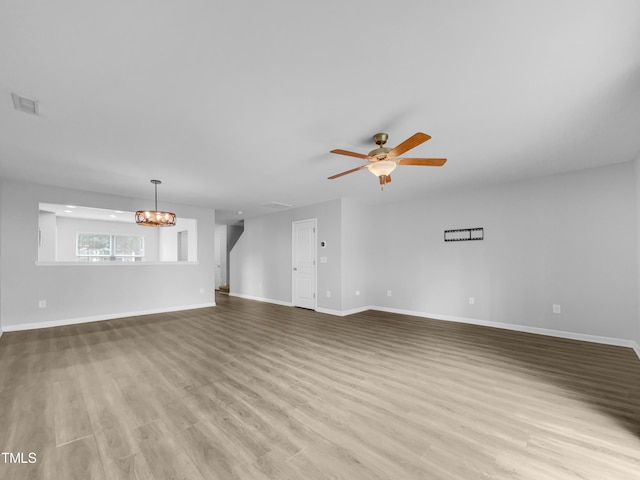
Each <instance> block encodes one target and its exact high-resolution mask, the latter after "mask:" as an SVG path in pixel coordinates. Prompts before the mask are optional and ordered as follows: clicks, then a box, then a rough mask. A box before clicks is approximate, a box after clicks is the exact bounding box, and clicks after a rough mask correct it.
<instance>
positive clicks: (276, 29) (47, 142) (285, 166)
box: [0, 0, 640, 221]
mask: <svg viewBox="0 0 640 480" xmlns="http://www.w3.org/2000/svg"><path fill="white" fill-rule="evenodd" d="M0 69H1V71H2V73H1V74H0V175H2V176H4V177H10V178H19V179H28V180H35V181H38V182H42V183H49V184H53V185H60V186H66V187H72V188H81V189H85V190H93V191H99V192H106V193H112V194H117V195H126V196H134V197H140V198H153V186H152V185H151V184H150V183H149V180H150V179H151V178H158V179H161V180H162V182H163V183H162V185H161V186H160V187H159V189H158V196H159V207H160V208H162V201H163V200H165V201H171V202H179V203H188V204H194V205H201V206H207V207H211V208H215V209H216V210H218V213H217V217H218V219H219V220H223V219H224V221H234V220H237V219H238V218H239V217H238V215H237V214H236V213H235V212H236V211H238V210H242V211H244V212H245V213H244V215H246V216H251V215H256V214H259V213H264V212H271V211H273V209H270V208H267V207H263V206H262V205H264V204H267V203H269V202H272V201H276V202H283V203H287V204H292V205H294V206H301V205H305V204H311V203H316V202H320V201H323V200H329V199H334V198H338V197H341V196H357V197H361V198H366V199H368V200H369V201H393V200H400V199H404V198H409V197H412V196H417V195H419V194H421V193H422V192H425V191H428V190H436V189H441V188H451V187H454V186H460V185H468V184H473V185H479V184H485V183H489V182H490V183H494V182H503V181H510V180H515V179H519V178H524V177H529V176H538V175H546V174H553V173H557V172H562V171H569V170H574V169H581V168H587V167H591V166H596V165H605V164H610V163H616V162H624V161H629V160H632V159H634V158H635V157H636V156H637V155H638V153H639V151H640V135H639V134H638V126H639V125H640V2H639V1H637V0H543V1H540V0H537V1H524V0H522V1H514V0H484V1H477V0H421V1H419V0H416V1H409V0H388V1H385V2H382V1H380V0H368V1H364V0H339V1H338V0H325V1H322V2H320V1H315V2H308V1H298V2H296V1H293V0H288V1H287V0H271V1H269V2H265V1H258V0H244V1H242V0H236V1H210V0H209V1H206V0H200V1H197V0H185V1H181V2H176V1H174V0H171V1H168V0H146V1H144V0H138V1H131V0H126V1H125V0H112V1H108V2H87V1H86V0H56V1H55V2H51V1H49V0H32V1H25V0H3V1H2V2H1V3H0ZM12 92H15V93H18V94H21V95H24V96H27V97H31V98H34V99H36V100H38V101H39V102H40V108H41V115H40V116H38V117H35V116H30V115H27V114H24V113H22V112H18V111H16V110H14V108H13V103H12V100H11V93H12ZM378 131H384V132H387V133H389V135H390V139H389V143H388V145H387V146H395V145H396V144H398V143H400V142H401V141H403V140H404V139H405V138H407V137H409V136H410V135H412V134H414V133H415V132H417V131H423V132H425V133H428V134H430V135H431V136H432V137H433V138H432V140H430V141H429V142H427V143H425V144H423V145H421V146H419V147H417V148H416V149H415V150H412V151H411V156H419V157H447V158H448V163H447V164H446V165H445V166H444V167H442V168H428V167H424V168H422V167H411V166H404V167H400V168H398V169H397V170H396V171H395V172H394V173H393V182H392V183H391V184H390V185H389V186H388V187H386V188H385V190H384V192H381V191H380V189H379V185H378V182H377V179H376V178H374V177H373V175H371V174H370V173H368V172H367V171H366V170H363V171H360V172H357V173H354V174H351V175H347V176H345V177H342V178H339V179H336V180H331V181H329V180H327V179H326V178H327V177H328V176H330V175H333V174H335V173H338V172H341V171H344V170H348V169H350V168H354V167H357V166H359V165H361V164H362V163H363V162H361V161H360V160H358V159H356V158H351V157H344V156H339V155H333V154H330V153H329V150H332V149H334V148H343V149H348V150H355V151H357V152H362V153H366V152H368V151H369V150H371V149H372V148H373V147H374V145H373V143H372V142H371V140H370V137H371V136H372V135H373V134H374V133H376V132H378Z"/></svg>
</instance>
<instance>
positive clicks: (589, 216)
mask: <svg viewBox="0 0 640 480" xmlns="http://www.w3.org/2000/svg"><path fill="white" fill-rule="evenodd" d="M633 173H634V172H633V164H631V163H624V164H618V165H614V166H610V167H602V168H596V169H590V170H583V171H580V172H577V173H570V174H563V175H556V176H552V177H545V178H538V179H533V180H527V181H522V182H517V183H511V184H508V185H501V186H496V187H494V188H490V189H476V190H459V191H449V192H447V193H440V194H434V195H430V196H427V197H425V198H423V199H421V200H419V201H415V202H406V203H402V204H394V205H385V206H383V207H380V208H378V209H377V213H376V217H377V219H378V220H379V222H377V224H379V225H380V228H379V229H378V232H377V233H376V235H377V236H378V237H379V238H380V239H381V242H382V243H383V244H385V245H389V246H393V247H394V248H393V249H392V250H391V252H390V254H389V255H388V256H387V258H386V261H384V262H380V263H379V264H378V268H377V271H376V272H375V274H374V277H375V278H376V282H375V284H374V287H373V288H374V289H377V291H376V292H375V294H374V297H373V299H372V302H374V304H375V305H380V306H383V307H391V308H396V309H403V310H408V311H415V312H422V313H426V314H434V315H435V316H438V315H439V316H443V317H446V316H451V317H458V318H462V319H464V318H466V319H471V320H484V321H488V322H495V323H499V324H509V325H519V326H526V327H534V328H541V329H549V330H556V331H561V332H562V331H564V332H573V333H579V334H584V335H592V336H600V337H612V338H617V339H627V340H630V339H632V338H634V336H635V335H637V328H635V327H637V325H634V321H636V320H632V319H637V316H638V310H637V309H638V301H637V291H638V290H637V288H638V267H637V257H638V249H637V222H636V213H635V212H636V210H635V184H634V174H633ZM467 227H484V229H485V240H483V241H471V242H446V243H445V242H444V241H443V231H444V230H447V229H456V228H467ZM387 289H391V290H392V292H393V296H392V297H386V296H385V294H384V292H385V291H386V290H387ZM469 297H474V298H475V304H474V305H470V304H469ZM553 304H559V305H561V309H562V313H561V314H554V313H552V305H553Z"/></svg>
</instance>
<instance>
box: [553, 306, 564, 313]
mask: <svg viewBox="0 0 640 480" xmlns="http://www.w3.org/2000/svg"><path fill="white" fill-rule="evenodd" d="M552 308H553V313H562V309H561V308H560V305H557V304H554V305H553V307H552Z"/></svg>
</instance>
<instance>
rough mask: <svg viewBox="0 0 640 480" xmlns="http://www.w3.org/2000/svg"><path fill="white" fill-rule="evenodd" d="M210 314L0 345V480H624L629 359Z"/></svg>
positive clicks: (551, 345)
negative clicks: (32, 457)
mask: <svg viewBox="0 0 640 480" xmlns="http://www.w3.org/2000/svg"><path fill="white" fill-rule="evenodd" d="M217 303H218V306H217V307H214V308H205V309H200V310H192V311H187V312H178V313H171V314H162V315H150V316H143V317H131V318H126V319H120V320H114V321H105V322H98V323H92V324H85V325H76V326H69V327H60V328H54V329H43V330H35V331H26V332H14V333H5V334H4V335H3V336H2V338H0V451H2V452H12V453H14V454H15V453H18V452H23V453H24V454H25V458H26V455H28V453H29V452H34V453H35V454H36V455H37V461H36V463H34V464H28V463H19V464H16V463H5V461H3V458H2V457H0V478H2V479H6V480H22V479H24V480H27V479H28V480H34V479H35V480H38V479H52V480H74V479H79V480H80V479H81V480H92V479H100V480H121V479H144V480H164V479H181V480H202V479H206V480H212V479H225V480H227V479H242V480H265V479H283V480H301V479H310V480H314V479H349V480H360V479H362V480H365V479H366V480H377V479H380V480H383V479H393V480H411V479H433V480H439V479H441V480H445V479H446V480H456V479H460V480H474V479H485V480H486V479H510V480H513V479H522V480H525V479H526V480H546V479H549V480H565V479H567V480H568V479H571V480H577V479H581V480H585V479H587V480H588V479H593V480H604V479H606V480H618V479H619V480H631V479H635V478H640V360H639V359H638V358H637V357H636V356H635V354H634V352H633V351H632V350H631V349H627V348H621V347H612V346H605V345H596V344H589V343H583V342H577V341H571V340H564V339H557V338H549V337H543V336H538V335H532V334H524V333H517V332H509V331H506V330H498V329H490V328H484V327H478V326H470V325H463V324H457V323H447V322H438V321H433V320H428V319H418V318H415V317H409V316H402V315H395V314H388V313H382V312H365V313H361V314H357V315H352V316H349V317H345V318H339V317H332V316H329V315H323V314H319V313H316V312H312V311H308V310H302V309H296V308H290V307H282V306H276V305H270V304H264V303H259V302H253V301H250V300H243V299H239V298H234V297H228V296H224V295H221V296H219V297H218V298H217ZM7 460H8V459H7Z"/></svg>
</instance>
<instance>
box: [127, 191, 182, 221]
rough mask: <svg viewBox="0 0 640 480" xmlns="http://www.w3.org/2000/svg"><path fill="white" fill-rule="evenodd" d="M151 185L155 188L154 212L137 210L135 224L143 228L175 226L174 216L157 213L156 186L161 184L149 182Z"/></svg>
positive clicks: (166, 213) (167, 213) (173, 214)
mask: <svg viewBox="0 0 640 480" xmlns="http://www.w3.org/2000/svg"><path fill="white" fill-rule="evenodd" d="M151 183H153V185H154V186H155V191H156V203H155V210H138V211H137V212H136V223H137V224H138V225H142V226H143V227H173V226H174V225H175V224H176V214H175V213H171V212H160V211H158V185H159V184H160V183H162V182H161V181H160V180H151Z"/></svg>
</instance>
